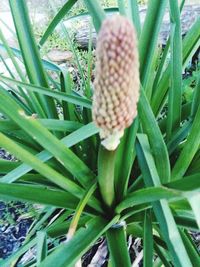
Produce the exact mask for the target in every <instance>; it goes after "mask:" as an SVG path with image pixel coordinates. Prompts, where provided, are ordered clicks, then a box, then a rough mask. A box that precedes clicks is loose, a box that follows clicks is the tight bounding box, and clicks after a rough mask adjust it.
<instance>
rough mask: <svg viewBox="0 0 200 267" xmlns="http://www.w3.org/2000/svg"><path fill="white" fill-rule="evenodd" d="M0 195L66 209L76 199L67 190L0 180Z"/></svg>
mask: <svg viewBox="0 0 200 267" xmlns="http://www.w3.org/2000/svg"><path fill="white" fill-rule="evenodd" d="M0 196H1V199H2V200H6V201H8V200H9V201H10V200H21V201H27V202H31V203H40V204H43V205H51V206H54V207H61V208H67V209H71V210H72V209H74V208H75V207H76V206H77V204H78V199H77V198H76V197H74V196H73V195H71V194H70V193H68V192H64V191H61V190H56V189H53V190H52V189H48V188H46V187H44V186H43V187H42V186H32V185H23V184H22V185H21V184H6V183H2V182H0Z"/></svg>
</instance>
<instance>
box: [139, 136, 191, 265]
mask: <svg viewBox="0 0 200 267" xmlns="http://www.w3.org/2000/svg"><path fill="white" fill-rule="evenodd" d="M136 151H137V156H138V161H139V165H140V169H141V171H142V175H143V178H144V182H145V185H146V186H147V187H149V186H158V185H160V181H159V176H158V173H157V170H156V166H155V163H154V161H153V157H152V154H151V150H150V146H149V143H148V139H147V137H146V136H145V135H142V134H140V135H138V142H137V144H136ZM152 174H153V175H152ZM152 206H153V210H154V213H155V216H156V218H157V220H158V222H159V226H160V229H161V235H162V237H163V238H164V240H165V242H166V244H167V246H168V248H169V251H170V255H171V257H172V259H173V263H174V265H175V266H179V267H189V266H190V267H192V263H191V261H190V259H189V256H188V254H187V252H186V249H185V247H184V244H183V241H182V239H181V236H180V233H179V231H178V227H177V225H176V223H175V220H174V218H173V215H172V212H171V210H170V208H169V205H168V203H167V201H166V200H160V201H159V202H156V203H153V204H152Z"/></svg>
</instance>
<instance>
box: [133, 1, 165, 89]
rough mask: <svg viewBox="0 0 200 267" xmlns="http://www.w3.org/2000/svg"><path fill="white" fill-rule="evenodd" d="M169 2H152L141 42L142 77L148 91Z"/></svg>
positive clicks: (149, 5)
mask: <svg viewBox="0 0 200 267" xmlns="http://www.w3.org/2000/svg"><path fill="white" fill-rule="evenodd" d="M166 4H167V1H166V0H163V1H160V0H150V1H149V4H148V9H147V14H146V18H145V22H144V25H143V28H142V33H141V35H140V40H139V46H138V47H139V54H140V77H141V83H142V85H143V87H144V88H145V90H146V86H147V81H148V79H149V74H150V69H151V67H152V64H153V56H154V53H155V50H156V46H157V41H158V34H159V30H160V27H161V23H162V19H163V16H164V14H165V8H166Z"/></svg>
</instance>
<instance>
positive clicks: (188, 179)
mask: <svg viewBox="0 0 200 267" xmlns="http://www.w3.org/2000/svg"><path fill="white" fill-rule="evenodd" d="M165 186H167V187H169V188H174V189H177V190H181V191H192V190H197V191H198V190H199V188H200V173H196V174H193V175H190V176H185V177H183V178H182V179H179V180H176V181H172V182H170V183H167V184H165Z"/></svg>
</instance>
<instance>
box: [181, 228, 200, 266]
mask: <svg viewBox="0 0 200 267" xmlns="http://www.w3.org/2000/svg"><path fill="white" fill-rule="evenodd" d="M180 234H181V237H182V239H183V242H184V244H185V247H186V250H187V253H188V255H189V256H190V260H191V262H192V264H193V266H195V267H200V257H199V256H200V254H199V252H198V250H197V249H196V246H195V244H194V242H193V241H192V238H191V234H190V233H187V231H185V230H182V229H180Z"/></svg>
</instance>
